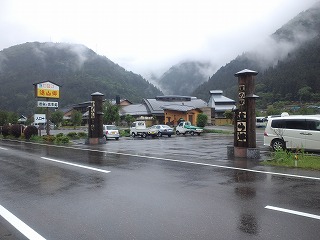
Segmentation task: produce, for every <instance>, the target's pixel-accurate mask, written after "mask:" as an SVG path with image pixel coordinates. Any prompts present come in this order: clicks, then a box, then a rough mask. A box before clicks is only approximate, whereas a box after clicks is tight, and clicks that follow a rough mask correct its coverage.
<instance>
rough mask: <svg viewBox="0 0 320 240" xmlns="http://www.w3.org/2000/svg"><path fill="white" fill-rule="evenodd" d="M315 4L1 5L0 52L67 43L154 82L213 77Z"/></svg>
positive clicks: (123, 0)
mask: <svg viewBox="0 0 320 240" xmlns="http://www.w3.org/2000/svg"><path fill="white" fill-rule="evenodd" d="M316 2H318V0H303V1H300V0H269V1H265V0H242V1H239V0H223V1H222V0H221V1H217V0H161V1H156V0H112V1H111V0H105V1H103V0H101V1H99V0H90V1H84V0H68V1H65V0H54V1H51V0H28V1H24V0H1V2H0V32H1V36H2V37H1V41H0V50H2V49H4V48H8V47H10V46H13V45H17V44H22V43H25V42H34V41H38V42H67V43H77V44H83V45H85V46H87V47H89V48H91V49H92V50H94V51H95V52H97V53H98V54H99V55H103V56H106V57H107V58H109V59H110V60H111V61H113V62H115V63H117V64H119V65H120V66H122V67H124V68H125V69H127V70H130V71H133V72H135V73H138V74H141V75H143V76H148V75H149V74H150V73H154V74H156V75H158V76H159V75H160V74H162V73H163V72H164V71H166V70H168V69H169V68H170V67H171V66H172V65H174V64H177V63H179V62H182V61H206V62H210V63H211V64H212V66H214V69H212V70H213V71H215V70H217V69H218V68H220V67H221V66H223V65H225V64H226V63H228V62H229V61H231V60H232V59H234V58H235V57H236V56H238V55H240V54H242V53H243V52H246V51H249V50H250V49H252V48H254V47H255V46H258V45H259V44H261V42H263V41H264V40H265V39H267V38H268V36H270V35H271V34H272V33H274V32H275V31H276V30H277V29H279V28H280V27H281V26H282V25H284V24H285V23H287V22H288V21H289V20H290V19H292V18H293V17H295V16H296V15H297V14H299V13H300V12H302V11H305V10H307V9H308V8H310V7H311V6H312V5H313V4H314V3H316ZM213 73H214V72H212V74H213Z"/></svg>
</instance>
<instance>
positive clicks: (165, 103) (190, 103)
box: [143, 95, 208, 115]
mask: <svg viewBox="0 0 320 240" xmlns="http://www.w3.org/2000/svg"><path fill="white" fill-rule="evenodd" d="M143 101H144V102H145V104H146V105H147V107H148V109H149V111H150V113H151V114H152V115H160V114H163V113H164V111H163V109H164V107H165V109H171V110H177V107H178V106H180V107H178V109H187V108H191V109H195V108H203V107H207V106H208V104H207V103H206V102H205V101H203V100H202V99H198V98H196V97H188V96H175V95H174V96H171V95H170V96H161V97H156V98H148V99H143ZM191 109H189V110H191ZM189 110H187V111H189ZM184 111H185V110H184Z"/></svg>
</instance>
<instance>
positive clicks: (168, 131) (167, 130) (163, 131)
mask: <svg viewBox="0 0 320 240" xmlns="http://www.w3.org/2000/svg"><path fill="white" fill-rule="evenodd" d="M152 128H156V129H157V130H158V137H161V136H163V135H167V136H168V137H171V135H172V134H174V131H173V128H172V127H170V126H168V125H161V124H160V125H153V126H152Z"/></svg>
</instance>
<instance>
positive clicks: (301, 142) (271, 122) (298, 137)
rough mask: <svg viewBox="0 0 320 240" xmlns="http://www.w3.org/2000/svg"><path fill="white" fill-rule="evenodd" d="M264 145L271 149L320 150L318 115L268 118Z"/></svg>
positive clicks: (319, 119) (319, 121)
mask: <svg viewBox="0 0 320 240" xmlns="http://www.w3.org/2000/svg"><path fill="white" fill-rule="evenodd" d="M264 145H265V146H270V147H271V148H272V149H273V150H278V149H304V150H309V151H320V115H292V116H285V117H276V118H270V119H268V123H267V126H266V128H265V132H264Z"/></svg>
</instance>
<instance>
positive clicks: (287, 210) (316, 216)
mask: <svg viewBox="0 0 320 240" xmlns="http://www.w3.org/2000/svg"><path fill="white" fill-rule="evenodd" d="M265 208H266V209H270V210H274V211H279V212H285V213H290V214H295V215H299V216H303V217H308V218H314V219H318V220H320V216H319V215H314V214H310V213H304V212H299V211H294V210H290V209H285V208H279V207H273V206H266V207H265Z"/></svg>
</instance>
